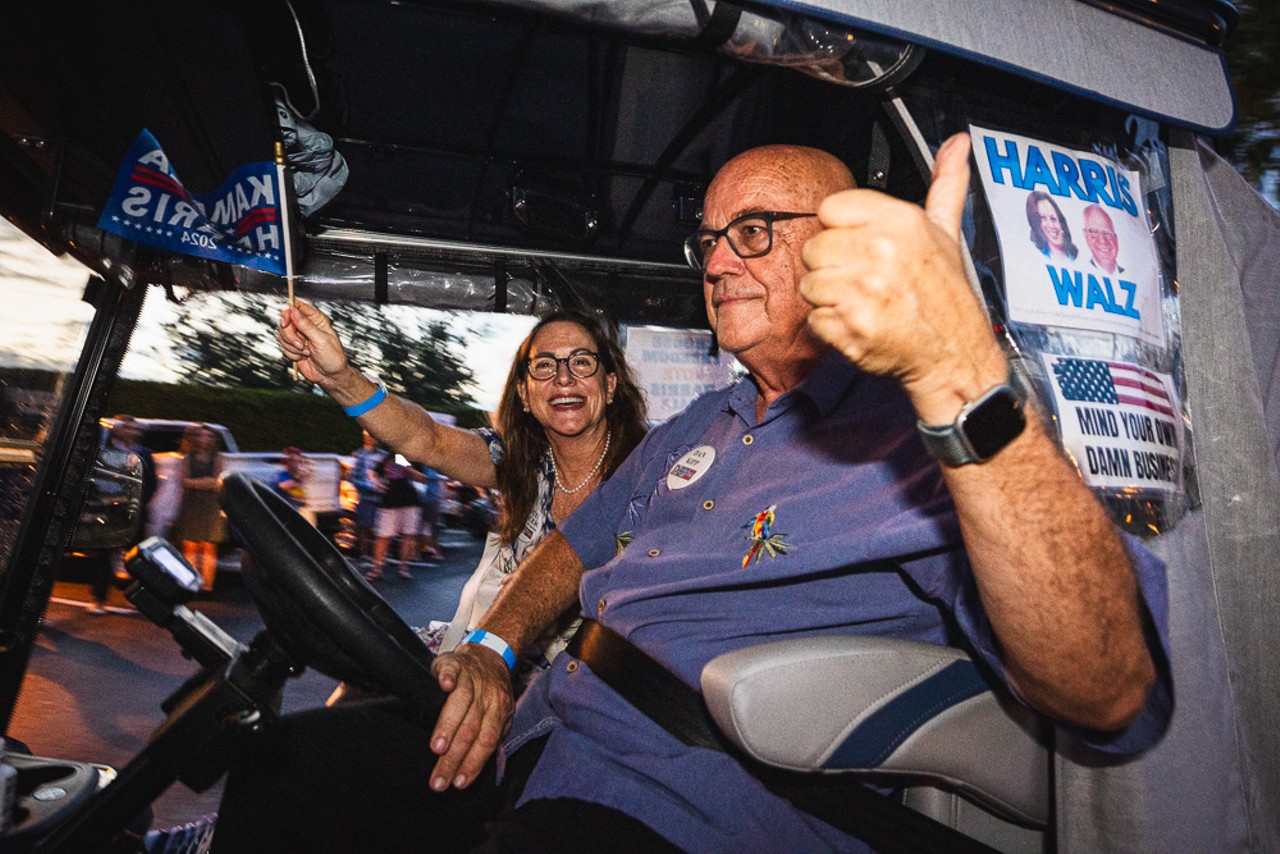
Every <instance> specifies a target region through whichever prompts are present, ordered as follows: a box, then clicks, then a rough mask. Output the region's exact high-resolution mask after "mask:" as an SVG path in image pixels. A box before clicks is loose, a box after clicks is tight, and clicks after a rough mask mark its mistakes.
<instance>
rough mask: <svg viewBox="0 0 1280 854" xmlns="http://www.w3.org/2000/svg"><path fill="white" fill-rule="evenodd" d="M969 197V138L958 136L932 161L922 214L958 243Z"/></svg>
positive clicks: (944, 144) (943, 146) (962, 135)
mask: <svg viewBox="0 0 1280 854" xmlns="http://www.w3.org/2000/svg"><path fill="white" fill-rule="evenodd" d="M968 194H969V135H968V134H967V133H958V134H956V135H955V136H953V137H951V138H950V139H948V140H947V141H946V142H944V143H943V144H942V147H941V148H939V149H938V156H937V158H936V159H935V160H934V162H933V181H932V183H931V184H930V185H929V195H928V196H927V197H926V198H925V202H924V211H925V213H926V214H928V216H929V219H931V220H933V222H934V223H935V224H936V225H938V226H939V227H940V228H941V229H942V230H944V231H945V232H946V233H947V234H949V235H951V236H952V237H953V238H955V239H956V240H957V241H958V240H959V239H960V217H961V216H962V215H963V213H964V200H965V197H966V196H967V195H968Z"/></svg>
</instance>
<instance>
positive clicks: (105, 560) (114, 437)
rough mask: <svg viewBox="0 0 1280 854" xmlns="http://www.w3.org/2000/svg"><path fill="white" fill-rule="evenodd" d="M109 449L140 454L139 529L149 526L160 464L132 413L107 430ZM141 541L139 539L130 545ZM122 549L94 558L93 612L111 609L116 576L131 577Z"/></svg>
mask: <svg viewBox="0 0 1280 854" xmlns="http://www.w3.org/2000/svg"><path fill="white" fill-rule="evenodd" d="M105 447H107V448H109V449H113V450H117V451H125V452H126V453H133V454H137V455H138V457H139V459H140V460H141V461H142V496H141V498H140V506H139V508H138V513H139V516H140V518H139V519H138V532H139V534H141V533H142V532H144V531H146V529H147V504H148V503H149V502H150V501H151V496H152V495H154V494H155V491H156V464H155V460H153V459H152V457H151V450H150V449H149V448H144V447H143V446H142V428H141V427H139V426H138V422H137V420H135V419H134V417H133V416H132V415H118V416H116V423H115V425H114V426H113V427H112V428H111V430H110V432H108V433H107V441H106V446H105ZM134 545H137V539H135V541H134V542H133V543H130V544H129V547H132V546H134ZM125 551H127V548H126V549H119V550H116V551H112V552H110V553H108V554H103V555H99V556H98V557H97V558H95V559H94V561H93V578H92V581H91V582H90V585H89V587H90V592H91V593H92V594H93V605H92V606H91V607H90V608H89V613H90V614H106V613H107V592H108V591H109V590H110V588H111V580H112V577H113V576H114V577H123V578H128V576H127V575H126V574H125V570H124V553H125Z"/></svg>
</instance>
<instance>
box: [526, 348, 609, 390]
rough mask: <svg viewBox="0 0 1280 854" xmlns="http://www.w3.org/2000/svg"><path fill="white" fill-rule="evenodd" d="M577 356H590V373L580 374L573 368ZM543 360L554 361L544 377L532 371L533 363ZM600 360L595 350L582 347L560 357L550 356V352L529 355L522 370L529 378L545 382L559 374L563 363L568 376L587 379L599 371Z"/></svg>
mask: <svg viewBox="0 0 1280 854" xmlns="http://www.w3.org/2000/svg"><path fill="white" fill-rule="evenodd" d="M578 356H590V357H591V358H592V360H593V361H594V362H595V365H594V366H593V367H592V368H591V373H589V374H580V373H578V372H577V371H575V370H574V369H573V360H574V359H575V358H577V357H578ZM543 360H548V361H554V362H555V368H553V369H552V371H551V373H549V374H547V375H546V376H545V377H540V376H538V375H537V374H535V373H534V372H533V363H534V362H541V361H543ZM602 361H603V360H602V359H601V358H600V354H599V353H597V352H596V351H595V350H587V349H585V348H583V349H579V350H574V351H573V352H572V353H570V354H569V355H567V356H565V357H564V358H560V357H559V356H552V355H550V354H547V355H542V356H531V357H530V358H528V359H526V360H525V363H524V372H525V374H527V375H528V376H529V378H530V379H534V380H537V381H538V382H540V383H545V382H547V381H549V380H553V379H555V378H556V377H557V376H559V375H560V366H561V365H564V366H565V368H566V369H567V370H568V371H569V375H570V376H573V377H577V378H578V379H580V380H589V379H591V378H592V377H594V376H595V375H596V374H598V373H600V364H601V362H602Z"/></svg>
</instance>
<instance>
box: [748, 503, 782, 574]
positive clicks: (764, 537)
mask: <svg viewBox="0 0 1280 854" xmlns="http://www.w3.org/2000/svg"><path fill="white" fill-rule="evenodd" d="M777 509H778V505H777V504H770V505H769V509H767V510H765V511H764V512H763V513H757V514H756V517H755V519H753V520H752V521H751V522H749V523H748V524H747V525H745V526H744V527H747V528H750V529H751V533H750V534H748V535H747V539H748V540H750V541H751V548H749V549H747V553H746V554H745V555H743V557H742V568H743V569H746V568H747V567H748V566H749V565H750V564H751V562H752V561H758V560H760V555H762V554H767V555H769V557H777V556H778V555H784V554H786V553H787V550H788V549H790V548H791V543H788V542H787V535H786V534H775V533H773V520H774V512H773V511H775V510H777Z"/></svg>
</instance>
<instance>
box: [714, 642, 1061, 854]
mask: <svg viewBox="0 0 1280 854" xmlns="http://www.w3.org/2000/svg"><path fill="white" fill-rule="evenodd" d="M702 692H703V696H704V698H705V700H706V703H707V707H708V709H709V710H710V712H711V716H712V717H713V718H714V719H715V721H716V723H717V724H718V725H719V727H720V729H721V730H722V731H723V732H724V734H725V735H726V736H727V737H728V738H729V739H730V740H731V741H733V742H734V743H735V744H736V745H737V746H738V747H740V748H741V749H742V750H743V751H745V752H746V753H747V754H748V755H749V756H751V757H753V758H755V759H757V760H759V761H761V762H763V763H765V764H767V765H771V766H774V767H777V768H784V769H789V770H796V771H812V772H817V773H826V774H835V773H851V774H857V775H859V776H860V777H862V778H865V779H866V780H867V781H868V782H876V783H882V784H885V785H890V786H895V787H899V786H901V787H906V795H905V802H906V804H907V805H908V806H910V807H912V808H913V809H916V810H918V811H920V812H922V813H924V814H926V815H928V816H930V817H931V818H934V819H936V820H938V821H941V822H943V823H944V824H947V825H949V826H951V827H953V828H955V829H956V830H959V831H960V832H962V833H964V834H966V835H968V836H971V837H973V838H975V839H977V840H978V841H980V842H983V843H985V844H987V845H990V846H991V847H993V848H996V849H998V850H1001V851H1011V852H1012V851H1043V850H1045V844H1046V843H1045V840H1046V835H1047V833H1046V832H1047V829H1048V828H1049V825H1050V820H1051V808H1050V805H1051V801H1052V798H1051V784H1050V750H1049V749H1048V747H1047V746H1046V745H1047V743H1048V741H1047V739H1048V735H1047V734H1046V733H1044V732H1043V730H1044V729H1045V727H1044V726H1043V724H1041V723H1040V722H1039V721H1038V720H1037V719H1036V717H1035V715H1034V714H1032V713H1031V712H1030V711H1029V710H1027V709H1025V708H1024V707H1022V706H1021V705H1018V704H1017V703H1016V702H1014V701H1013V700H1012V699H1010V698H1008V697H1003V696H1001V695H1000V693H999V692H996V691H992V690H991V688H990V686H989V685H988V684H987V682H986V681H985V680H984V679H983V676H982V674H981V672H980V670H979V668H978V667H977V666H976V665H975V664H974V663H973V661H972V660H970V658H969V657H968V656H967V655H966V654H965V653H964V652H962V651H961V650H958V649H953V648H951V647H942V646H935V645H931V644H923V643H918V642H914V641H903V640H897V639H891V638H879V637H856V636H845V637H824V638H798V639H794V640H785V641H777V642H773V643H768V644H761V645H759V646H754V647H749V648H746V649H741V650H737V651H735V652H731V653H726V654H724V655H721V656H719V657H717V658H715V659H714V660H712V661H711V662H710V663H709V664H708V665H707V666H706V667H705V668H704V669H703V672H702ZM1051 835H1052V834H1048V836H1051Z"/></svg>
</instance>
